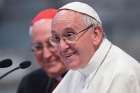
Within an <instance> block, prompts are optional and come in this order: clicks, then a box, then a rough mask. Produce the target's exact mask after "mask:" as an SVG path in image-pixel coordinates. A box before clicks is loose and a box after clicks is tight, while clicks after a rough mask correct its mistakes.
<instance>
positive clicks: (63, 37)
mask: <svg viewBox="0 0 140 93" xmlns="http://www.w3.org/2000/svg"><path fill="white" fill-rule="evenodd" d="M93 26H94V24H93V23H92V24H90V25H89V26H87V27H86V28H85V29H83V30H81V31H79V32H78V33H76V34H73V37H74V36H75V38H74V39H73V40H69V39H68V37H65V36H62V37H61V38H60V37H59V42H58V43H56V42H53V41H52V39H53V38H52V37H50V38H49V41H50V43H51V44H52V45H54V44H55V45H54V46H57V45H59V44H60V41H61V39H63V40H64V41H78V40H79V39H80V38H81V37H82V36H83V35H84V34H85V33H86V32H87V31H88V29H90V28H91V27H93ZM84 31H85V32H84ZM82 32H84V33H83V34H81V35H80V36H79V38H77V35H78V34H80V33H82ZM52 36H53V35H52ZM76 38H77V39H76Z"/></svg>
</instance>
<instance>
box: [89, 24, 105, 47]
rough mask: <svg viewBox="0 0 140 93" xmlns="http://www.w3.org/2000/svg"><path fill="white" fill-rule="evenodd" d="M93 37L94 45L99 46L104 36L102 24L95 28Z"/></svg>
mask: <svg viewBox="0 0 140 93" xmlns="http://www.w3.org/2000/svg"><path fill="white" fill-rule="evenodd" d="M91 38H92V43H93V45H95V46H98V45H99V44H100V42H101V41H102V38H103V31H102V28H101V27H100V26H96V27H94V28H93V32H92V35H91Z"/></svg>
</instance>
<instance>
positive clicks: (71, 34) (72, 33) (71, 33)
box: [65, 32, 75, 37]
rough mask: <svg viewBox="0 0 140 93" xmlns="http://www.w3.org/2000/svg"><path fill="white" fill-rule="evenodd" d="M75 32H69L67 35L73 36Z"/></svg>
mask: <svg viewBox="0 0 140 93" xmlns="http://www.w3.org/2000/svg"><path fill="white" fill-rule="evenodd" d="M74 35H75V33H74V32H68V33H66V34H65V37H71V36H74Z"/></svg>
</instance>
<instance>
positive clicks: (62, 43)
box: [59, 39, 69, 51]
mask: <svg viewBox="0 0 140 93" xmlns="http://www.w3.org/2000/svg"><path fill="white" fill-rule="evenodd" d="M59 48H60V50H62V51H64V50H65V49H67V48H69V44H68V42H67V41H66V40H64V39H61V40H60V44H59Z"/></svg>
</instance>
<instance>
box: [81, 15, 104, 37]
mask: <svg viewBox="0 0 140 93" xmlns="http://www.w3.org/2000/svg"><path fill="white" fill-rule="evenodd" d="M82 19H83V21H84V24H85V25H86V26H89V25H91V24H94V27H96V26H99V27H101V29H102V24H101V23H99V22H98V21H97V20H96V19H94V18H93V17H90V16H88V15H85V14H83V15H82ZM102 32H103V37H105V36H106V34H105V32H104V31H103V30H102Z"/></svg>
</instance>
